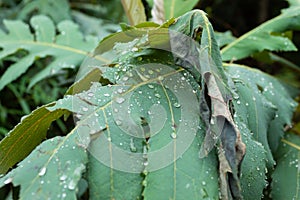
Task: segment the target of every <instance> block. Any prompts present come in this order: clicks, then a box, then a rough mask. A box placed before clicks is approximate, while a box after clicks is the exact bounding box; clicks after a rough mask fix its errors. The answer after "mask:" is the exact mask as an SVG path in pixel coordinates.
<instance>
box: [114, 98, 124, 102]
mask: <svg viewBox="0 0 300 200" xmlns="http://www.w3.org/2000/svg"><path fill="white" fill-rule="evenodd" d="M124 101H125V99H124V98H122V97H118V98H116V102H117V103H123V102H124Z"/></svg>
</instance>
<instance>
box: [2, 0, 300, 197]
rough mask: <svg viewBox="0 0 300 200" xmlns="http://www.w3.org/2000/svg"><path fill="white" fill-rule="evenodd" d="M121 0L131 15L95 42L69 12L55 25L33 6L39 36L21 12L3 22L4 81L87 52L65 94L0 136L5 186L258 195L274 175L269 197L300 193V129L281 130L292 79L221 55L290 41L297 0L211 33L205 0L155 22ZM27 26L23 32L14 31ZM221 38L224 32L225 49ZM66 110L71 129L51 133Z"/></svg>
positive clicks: (68, 192) (40, 191) (24, 192)
mask: <svg viewBox="0 0 300 200" xmlns="http://www.w3.org/2000/svg"><path fill="white" fill-rule="evenodd" d="M126 2H127V3H128V1H123V5H124V7H125V8H127V9H128V10H127V9H126V11H127V12H126V14H127V16H128V17H129V19H132V20H129V21H130V22H131V23H133V24H131V25H125V24H122V25H121V27H122V31H120V32H117V33H114V34H111V35H109V36H108V37H106V38H104V39H103V40H101V42H100V43H99V44H98V46H97V47H96V49H95V50H94V51H93V53H91V54H89V53H88V52H90V51H91V50H92V49H93V48H94V47H95V46H96V45H95V41H96V40H95V38H93V37H91V36H85V37H84V36H83V35H82V34H81V33H80V31H79V29H78V27H77V26H76V25H75V24H74V23H73V22H71V21H67V22H66V21H65V22H60V23H58V25H57V27H58V30H59V31H60V34H58V35H57V34H55V27H54V25H53V22H52V21H51V20H50V19H49V18H48V17H45V16H34V17H33V18H31V20H30V22H31V26H32V29H33V32H34V33H35V35H36V37H35V38H34V37H33V35H32V33H31V32H30V31H29V28H28V27H26V25H25V24H24V23H23V22H19V21H18V22H15V21H13V22H12V21H11V22H5V23H4V24H5V26H6V28H7V30H8V31H9V33H4V32H3V33H0V34H2V36H1V37H0V40H2V42H1V43H0V46H1V47H2V51H1V52H0V53H1V54H0V55H3V56H1V58H2V60H7V59H8V60H10V62H12V63H13V64H12V65H11V66H10V67H9V68H8V69H7V71H6V72H5V73H4V75H3V76H2V77H1V82H0V85H1V86H2V88H3V87H4V86H5V85H7V84H8V83H10V82H11V81H13V80H15V79H16V78H18V77H20V76H21V75H22V73H23V72H25V71H26V70H27V69H28V68H29V67H30V66H32V63H33V62H34V61H35V62H38V61H41V62H42V63H46V67H45V68H44V69H43V70H41V71H40V72H39V73H38V74H37V75H35V76H34V77H33V79H31V82H30V83H29V87H36V85H37V84H38V81H45V78H46V77H47V75H48V74H49V72H51V70H53V69H55V70H56V71H55V72H57V71H59V70H61V69H63V68H65V67H67V68H74V67H73V66H76V65H78V64H79V63H80V62H82V60H83V58H84V56H87V58H86V60H85V61H84V62H83V64H82V67H81V68H80V70H79V72H78V74H77V77H76V81H75V82H74V84H73V85H72V86H70V88H69V89H68V90H67V91H66V95H65V96H64V97H62V98H61V99H59V100H55V101H53V102H51V103H49V104H46V105H43V106H41V107H39V108H37V109H35V110H34V111H33V112H31V113H30V114H28V115H27V116H26V117H24V118H22V120H21V122H20V123H19V124H18V125H16V126H15V127H14V128H13V129H12V130H11V131H10V132H9V133H8V135H7V136H6V137H5V138H4V139H3V140H1V142H0V173H1V174H5V175H3V177H1V178H0V187H4V186H5V185H8V184H12V185H13V186H14V188H16V187H17V186H20V191H19V193H18V190H16V189H14V190H13V192H14V194H17V195H19V197H20V199H32V198H36V199H47V198H49V199H76V198H85V197H86V196H85V195H87V194H88V196H89V198H90V199H218V198H220V197H221V198H222V199H242V198H244V199H261V198H262V197H263V191H264V190H265V189H266V188H267V186H268V184H270V187H268V189H267V190H266V191H265V192H266V193H267V195H271V196H272V198H273V199H283V198H286V199H293V198H294V199H298V198H299V197H298V192H299V191H298V190H299V188H298V187H297V185H298V179H297V176H296V174H297V173H298V154H299V146H298V145H299V142H300V139H299V137H298V136H296V135H291V134H289V133H286V134H285V133H284V127H285V126H289V125H291V123H292V122H291V118H292V115H293V112H294V110H295V107H296V105H297V104H296V102H295V101H294V100H293V98H294V97H296V96H297V95H298V90H297V89H296V88H293V87H291V86H288V85H286V84H285V83H283V82H281V81H280V80H278V79H276V78H274V77H272V76H270V75H268V74H266V73H263V72H261V71H259V70H256V69H253V68H250V67H247V66H243V65H240V64H235V63H222V60H223V61H227V60H232V59H240V58H244V57H248V56H251V55H253V54H254V53H257V52H261V51H263V50H271V51H272V50H283V51H284V50H285V51H290V50H296V48H295V46H294V45H293V43H292V42H291V41H290V40H289V39H288V38H287V37H285V36H281V35H280V34H281V33H283V32H285V31H289V30H297V29H299V27H300V25H299V23H298V21H299V18H300V13H299V10H300V9H299V5H298V4H296V2H294V1H292V0H291V1H290V4H291V7H290V8H289V10H288V12H287V11H285V12H284V13H283V14H282V15H280V16H279V17H277V18H275V19H273V20H270V21H269V22H266V23H265V24H263V25H261V26H259V27H258V28H256V29H254V30H252V31H250V32H249V33H247V34H245V35H244V36H241V37H240V38H237V39H235V38H233V37H231V36H230V35H228V33H224V34H222V33H219V34H217V36H218V37H215V34H214V31H213V28H212V26H211V24H210V22H209V21H208V18H207V17H206V14H205V13H204V12H203V11H200V10H194V11H190V12H187V13H185V14H183V15H181V14H182V12H183V11H182V10H180V9H179V7H180V6H178V5H180V4H179V3H180V2H181V1H179V0H178V1H175V2H176V4H173V5H171V6H169V7H168V8H171V11H166V12H165V13H164V12H162V13H160V14H165V18H169V15H170V13H172V12H174V15H171V16H177V15H178V16H179V15H181V16H179V17H178V18H176V19H174V18H171V19H169V20H168V21H166V22H165V23H163V24H161V25H159V24H155V23H152V22H143V20H145V15H144V13H143V9H141V8H142V4H138V5H139V6H140V9H138V10H139V11H140V12H139V13H138V14H139V15H137V14H136V13H134V12H130V6H129V7H126ZM136 2H137V3H138V2H139V3H141V1H136ZM155 2H156V1H154V3H155ZM193 3H196V1H193ZM183 8H184V9H185V11H184V12H186V11H188V10H189V9H190V8H187V7H183ZM177 9H178V10H179V11H178V10H177ZM133 10H134V9H133ZM154 15H155V13H154ZM134 16H139V17H136V18H134ZM133 19H134V20H133ZM286 19H289V20H288V23H283V22H285V21H286ZM283 20H284V21H283ZM66 26H67V27H69V29H66ZM22 30H23V33H26V34H25V36H26V37H25V36H24V35H23V36H22V37H17V35H18V34H17V33H19V32H20V31H22ZM71 30H72V31H71ZM225 36H226V38H228V40H227V41H225V42H222V41H221V39H224V38H225ZM228 36H229V37H228ZM223 37H224V38H223ZM54 38H56V40H53V39H54ZM62 38H64V39H62ZM84 38H85V39H86V40H85V39H84ZM254 38H256V39H254ZM261 40H264V43H262V42H261ZM54 41H55V42H54ZM66 41H67V42H66ZM74 41H76V42H74ZM223 41H224V40H223ZM218 43H219V44H227V43H228V44H227V46H225V47H224V48H222V49H221V51H220V49H219V46H218ZM285 44H287V45H285ZM20 46H21V47H22V49H20ZM49 47H50V48H49ZM238 50H239V51H238ZM12 54H14V55H15V56H16V59H14V60H13V59H11V55H12ZM41 58H47V60H46V61H44V60H40V59H41ZM48 58H49V60H48ZM14 61H15V62H14ZM61 62H63V63H64V64H59V63H61ZM54 63H56V65H54ZM57 63H58V64H57ZM20 67H21V68H22V70H23V71H21V70H19V68H20ZM16 73H17V74H16ZM10 74H14V76H11V75H10ZM54 74H56V73H54ZM46 80H47V79H46ZM12 88H13V87H12V86H11V90H12V91H15V90H14V89H12ZM16 96H17V95H16ZM20 104H21V103H20ZM71 114H73V118H74V121H75V122H76V123H75V125H74V126H70V127H68V128H69V129H70V131H69V132H68V133H66V135H62V136H55V137H48V138H47V131H48V129H49V127H51V125H52V123H53V122H54V121H56V120H58V119H60V118H61V117H64V118H65V119H67V118H71ZM283 138H284V139H283ZM245 151H246V154H245ZM124 163H126V164H124ZM16 164H17V166H16ZM11 168H12V169H11ZM10 169H11V171H9V170H10ZM287 169H288V170H287ZM284 176H288V177H289V181H291V182H292V183H293V184H288V183H286V179H285V178H284ZM29 180H30V181H29ZM218 180H219V183H218ZM287 186H288V187H287ZM278 191H280V192H278ZM219 193H220V194H221V196H219Z"/></svg>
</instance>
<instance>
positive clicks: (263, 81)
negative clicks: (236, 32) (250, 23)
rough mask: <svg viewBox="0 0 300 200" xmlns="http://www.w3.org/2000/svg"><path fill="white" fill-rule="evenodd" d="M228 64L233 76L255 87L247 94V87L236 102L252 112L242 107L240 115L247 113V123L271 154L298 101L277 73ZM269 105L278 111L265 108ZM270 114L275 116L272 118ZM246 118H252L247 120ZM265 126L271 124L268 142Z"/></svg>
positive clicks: (245, 115) (236, 79) (251, 87)
mask: <svg viewBox="0 0 300 200" xmlns="http://www.w3.org/2000/svg"><path fill="white" fill-rule="evenodd" d="M225 66H226V68H227V71H228V72H229V74H230V75H231V77H232V79H233V80H235V81H236V82H241V84H244V85H245V84H246V86H247V87H249V88H250V89H249V90H250V91H251V90H252V91H253V92H252V95H251V94H250V93H248V94H247V90H245V91H244V92H243V93H244V94H243V95H242V94H240V95H242V96H236V98H237V99H236V103H239V105H237V106H236V107H237V108H239V107H240V108H241V109H244V111H247V112H248V113H249V115H248V116H247V113H245V112H244V111H242V112H241V113H240V115H244V117H243V118H244V123H248V125H249V129H250V130H251V131H252V132H253V133H254V135H256V136H255V137H254V138H256V139H258V141H259V142H261V143H262V144H263V145H264V147H265V149H266V150H267V152H269V156H268V157H269V158H270V157H271V152H273V153H275V152H276V150H277V147H278V144H279V141H280V139H281V138H282V137H283V134H284V131H283V130H284V126H286V125H291V118H292V115H293V112H294V110H295V107H296V105H297V104H296V102H295V101H294V100H293V98H292V97H291V95H290V94H289V92H288V90H287V89H286V88H285V87H284V86H283V84H281V83H280V82H279V81H278V80H277V79H275V78H274V77H272V76H270V75H267V74H265V73H262V72H261V71H259V70H255V69H250V68H247V67H245V66H241V65H237V64H226V65H225ZM241 84H238V85H240V86H239V87H243V88H244V86H242V85H241ZM241 92H242V91H241ZM257 95H258V96H257ZM239 97H241V98H243V101H244V102H243V101H242V100H239ZM247 99H248V100H247ZM259 104H261V105H262V106H263V108H262V107H261V106H259ZM251 105H252V106H251ZM268 107H269V108H271V109H274V108H275V109H276V112H275V113H273V114H272V112H273V111H271V110H268V111H267V109H266V108H268ZM272 107H273V108H272ZM262 109H263V110H264V111H263V113H260V114H259V112H261V111H262ZM265 109H266V110H265ZM250 113H251V114H250ZM274 114H275V115H274ZM250 115H251V116H250ZM270 115H273V117H271V118H270ZM246 118H249V119H248V120H246ZM247 121H248V122H247ZM264 128H268V133H267V141H268V144H267V143H266V142H267V141H266V138H265V137H266V136H265V135H264V134H265V130H264ZM261 134H263V135H261ZM262 139H263V140H262ZM269 148H270V150H269ZM269 161H271V160H269Z"/></svg>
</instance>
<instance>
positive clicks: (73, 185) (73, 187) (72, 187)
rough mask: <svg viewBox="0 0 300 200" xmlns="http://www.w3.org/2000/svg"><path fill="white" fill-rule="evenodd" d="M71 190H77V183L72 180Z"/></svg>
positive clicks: (70, 183) (69, 185)
mask: <svg viewBox="0 0 300 200" xmlns="http://www.w3.org/2000/svg"><path fill="white" fill-rule="evenodd" d="M68 188H69V190H75V188H76V182H75V181H74V180H73V179H72V180H71V181H70V182H69V184H68Z"/></svg>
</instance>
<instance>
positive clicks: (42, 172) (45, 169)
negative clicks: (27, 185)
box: [39, 167, 47, 176]
mask: <svg viewBox="0 0 300 200" xmlns="http://www.w3.org/2000/svg"><path fill="white" fill-rule="evenodd" d="M46 171H47V168H46V167H43V168H42V169H41V170H40V172H39V176H44V175H45V174H46Z"/></svg>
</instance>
